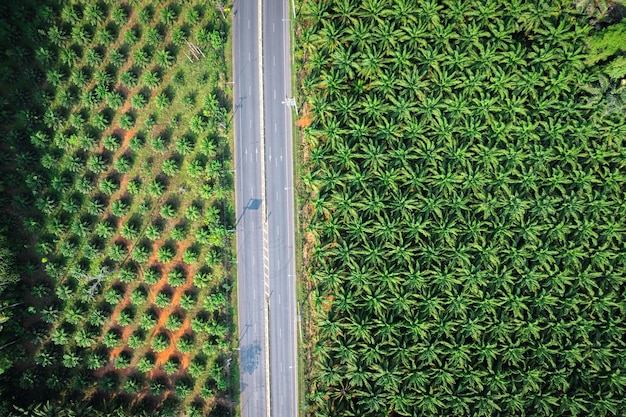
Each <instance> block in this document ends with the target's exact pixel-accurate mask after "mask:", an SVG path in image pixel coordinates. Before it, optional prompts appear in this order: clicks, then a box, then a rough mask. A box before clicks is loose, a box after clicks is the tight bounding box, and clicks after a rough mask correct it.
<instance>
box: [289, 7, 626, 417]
mask: <svg viewBox="0 0 626 417" xmlns="http://www.w3.org/2000/svg"><path fill="white" fill-rule="evenodd" d="M302 12H303V16H301V19H302V24H301V25H300V27H299V29H298V31H299V50H298V55H297V59H298V60H300V63H301V65H302V68H301V69H302V71H303V72H304V73H306V74H307V76H306V78H305V79H304V81H303V83H302V94H303V96H304V97H305V99H306V100H307V102H308V104H307V106H305V111H306V110H307V109H308V111H309V114H308V115H306V114H305V117H303V119H302V120H301V121H300V123H299V125H300V126H307V125H308V126H307V127H306V128H305V147H306V148H305V157H306V164H307V165H306V169H305V173H304V174H303V181H304V182H305V183H306V184H307V187H308V190H309V193H310V196H309V202H308V203H307V204H306V205H305V206H304V207H303V210H304V213H305V216H308V229H307V235H306V239H307V242H310V243H311V244H312V251H311V252H306V253H305V259H306V260H307V262H308V269H309V277H310V289H311V294H310V297H309V299H310V303H311V308H312V310H313V321H312V324H313V329H314V330H313V331H312V332H311V335H310V336H311V338H310V340H311V341H312V343H311V346H310V347H309V354H310V355H311V356H310V357H311V359H310V368H309V369H310V372H309V373H307V375H306V378H307V384H306V385H307V387H308V408H309V410H308V412H309V413H310V415H315V416H320V417H321V416H400V415H402V416H418V415H419V416H434V415H436V416H444V415H445V416H452V415H463V416H521V415H526V416H540V415H559V416H572V415H580V416H616V415H624V413H625V412H626V400H625V399H624V398H626V397H625V394H626V349H625V348H626V346H625V345H626V339H625V334H626V323H625V322H624V319H623V318H624V316H625V313H626V304H624V300H625V297H626V276H625V273H626V239H625V238H624V237H625V233H626V194H625V193H624V190H625V189H626V174H625V172H626V171H625V170H626V148H625V147H624V144H625V143H624V138H625V134H626V124H625V123H624V122H625V121H624V108H623V106H622V105H621V104H620V103H619V102H616V101H615V99H614V98H615V97H614V96H615V94H613V93H614V92H615V91H613V93H611V91H608V92H607V88H606V87H607V85H612V87H610V88H620V85H622V86H623V84H624V81H623V80H621V79H619V78H618V79H616V80H612V81H611V82H610V83H609V82H608V80H607V79H606V78H605V77H604V76H601V75H598V74H599V73H600V72H601V71H600V70H601V69H598V68H596V67H594V66H591V65H587V64H589V62H587V57H588V55H587V51H588V49H587V45H588V44H589V39H590V38H591V37H593V36H594V33H593V31H594V30H596V29H594V28H593V26H591V25H589V23H588V17H587V16H584V15H581V14H578V13H577V12H576V11H575V10H574V8H573V7H572V6H571V4H570V1H569V0H562V1H558V0H551V1H544V0H515V1H500V0H469V1H468V0H394V1H385V0H364V1H354V0H330V1H329V0H307V1H303V2H302ZM613 30H617V29H613ZM600 36H603V35H600ZM622 46H623V44H622ZM622 46H620V48H621V47H622ZM603 80H604V81H603ZM603 86H604V87H603ZM603 88H604V90H603ZM610 88H609V89H610ZM588 91H594V92H593V93H592V94H589V93H588ZM609 93H610V94H609ZM607 110H610V111H607ZM309 123H310V125H309ZM305 247H307V246H306V245H305Z"/></svg>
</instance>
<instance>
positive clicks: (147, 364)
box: [137, 356, 155, 373]
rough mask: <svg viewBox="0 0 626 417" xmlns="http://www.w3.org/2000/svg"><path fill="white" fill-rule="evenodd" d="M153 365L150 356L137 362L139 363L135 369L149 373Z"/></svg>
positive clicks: (153, 362) (153, 361) (152, 359)
mask: <svg viewBox="0 0 626 417" xmlns="http://www.w3.org/2000/svg"><path fill="white" fill-rule="evenodd" d="M154 365H155V360H154V357H152V356H144V357H143V358H141V359H140V360H139V363H138V364H137V369H138V370H139V371H140V372H146V373H147V372H150V371H151V370H152V368H154Z"/></svg>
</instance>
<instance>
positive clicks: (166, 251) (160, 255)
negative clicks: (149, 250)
mask: <svg viewBox="0 0 626 417" xmlns="http://www.w3.org/2000/svg"><path fill="white" fill-rule="evenodd" d="M175 255H176V254H175V253H174V250H173V249H172V248H170V247H169V246H162V247H160V248H159V250H158V251H157V260H158V261H159V262H161V263H164V264H166V263H168V262H170V261H171V260H172V259H174V256H175Z"/></svg>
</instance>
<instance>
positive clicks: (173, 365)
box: [163, 358, 185, 398]
mask: <svg viewBox="0 0 626 417" xmlns="http://www.w3.org/2000/svg"><path fill="white" fill-rule="evenodd" d="M179 367H180V363H179V362H178V360H177V359H175V358H172V359H168V360H167V362H165V363H164V364H163V371H164V372H165V373H166V374H167V375H173V374H175V373H176V372H178V369H179ZM181 398H185V397H181Z"/></svg>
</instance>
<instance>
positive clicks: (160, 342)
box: [152, 333, 170, 352]
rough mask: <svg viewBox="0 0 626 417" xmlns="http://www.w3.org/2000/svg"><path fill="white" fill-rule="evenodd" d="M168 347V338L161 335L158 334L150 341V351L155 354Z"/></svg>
mask: <svg viewBox="0 0 626 417" xmlns="http://www.w3.org/2000/svg"><path fill="white" fill-rule="evenodd" d="M169 345H170V340H169V338H168V337H167V336H166V335H164V334H163V333H159V334H157V335H156V336H154V339H152V350H154V351H155V352H163V351H164V350H166V349H167V348H168V347H169Z"/></svg>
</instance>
